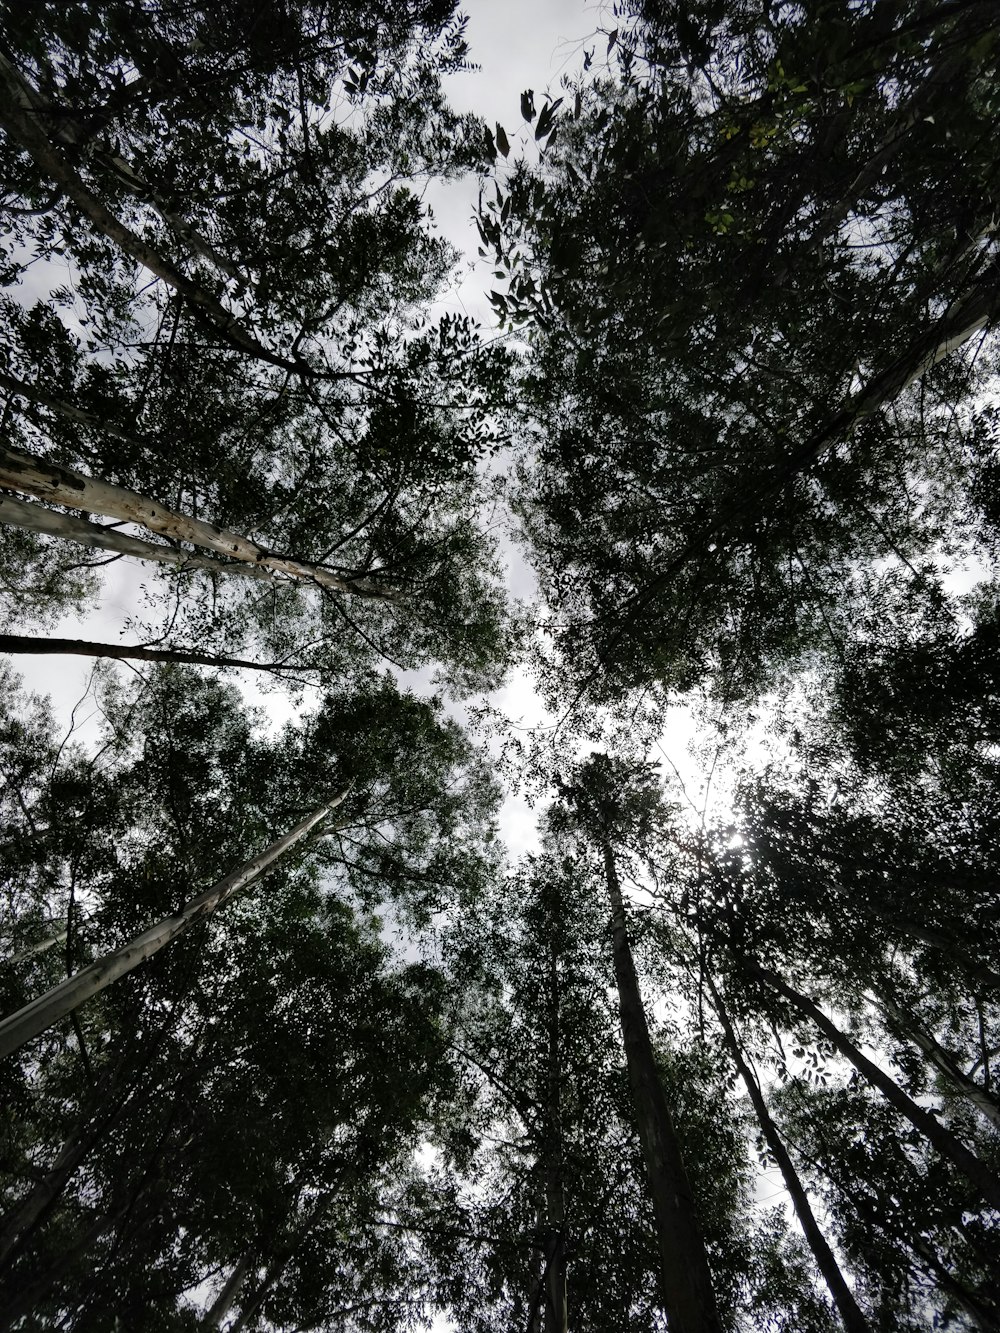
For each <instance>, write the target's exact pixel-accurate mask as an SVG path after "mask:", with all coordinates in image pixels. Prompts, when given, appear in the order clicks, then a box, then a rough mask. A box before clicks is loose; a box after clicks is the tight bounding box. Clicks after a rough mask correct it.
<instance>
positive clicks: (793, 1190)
mask: <svg viewBox="0 0 1000 1333" xmlns="http://www.w3.org/2000/svg"><path fill="white" fill-rule="evenodd" d="M708 986H709V990H710V991H711V993H712V1000H713V1003H714V1005H715V1011H716V1013H717V1014H718V1016H719V1022H720V1023H721V1024H722V1031H723V1033H724V1035H725V1039H726V1045H727V1046H728V1047H729V1052H730V1054H731V1055H732V1057H733V1062H734V1063H735V1065H736V1068H737V1069H738V1070H739V1075H740V1078H741V1079H742V1080H743V1084H744V1087H745V1088H746V1090H747V1093H748V1095H749V1097H750V1101H751V1102H752V1103H753V1109H754V1114H755V1115H756V1117H757V1123H758V1125H760V1129H761V1133H762V1134H763V1135H764V1139H765V1142H766V1143H767V1146H768V1149H769V1150H770V1153H771V1156H772V1157H773V1158H774V1160H775V1161H776V1162H777V1164H778V1169H779V1170H780V1172H781V1178H782V1180H783V1181H784V1182H785V1189H786V1190H787V1191H788V1195H789V1198H790V1199H791V1201H792V1207H793V1208H794V1209H795V1216H796V1217H797V1218H798V1220H799V1226H801V1228H802V1233H803V1235H804V1236H805V1238H806V1240H807V1242H808V1244H809V1248H810V1250H812V1254H813V1258H814V1259H815V1260H816V1267H817V1268H818V1269H819V1271H820V1272H821V1273H822V1274H823V1280H824V1282H825V1283H826V1285H827V1287H828V1288H829V1291H830V1295H831V1297H832V1298H833V1303H834V1305H836V1307H837V1312H838V1314H839V1315H840V1319H841V1323H842V1324H843V1325H844V1328H845V1329H846V1330H847V1333H871V1325H870V1324H869V1322H868V1320H867V1319H866V1318H865V1316H864V1315H863V1314H862V1313H861V1309H860V1307H859V1306H858V1303H857V1301H856V1300H855V1299H854V1293H853V1291H852V1290H851V1288H850V1287H849V1286H848V1284H847V1281H846V1279H845V1278H844V1275H843V1273H842V1272H841V1271H840V1266H839V1264H838V1263H837V1260H836V1257H835V1256H834V1253H833V1251H832V1250H831V1249H830V1246H829V1245H828V1244H827V1241H826V1237H825V1236H824V1235H823V1233H822V1231H821V1230H820V1228H819V1224H818V1223H817V1221H816V1218H815V1216H814V1215H813V1210H812V1206H811V1204H810V1202H809V1195H808V1194H807V1193H806V1190H805V1188H804V1186H803V1184H802V1182H801V1180H800V1179H799V1175H798V1172H797V1171H796V1170H795V1164H794V1163H793V1162H792V1159H791V1157H790V1156H789V1154H788V1150H787V1149H786V1147H785V1145H784V1143H783V1142H782V1140H781V1136H780V1134H779V1133H778V1127H777V1125H775V1123H774V1121H773V1120H772V1119H771V1116H770V1113H769V1112H768V1109H767V1103H766V1102H765V1101H764V1096H763V1093H762V1092H761V1089H760V1084H759V1083H758V1082H757V1080H756V1078H755V1077H754V1075H753V1073H752V1071H751V1070H750V1068H749V1067H748V1066H747V1063H746V1061H745V1060H744V1058H743V1051H742V1048H741V1047H740V1043H739V1040H738V1038H737V1036H736V1033H735V1031H734V1029H733V1025H732V1023H731V1022H730V1019H729V1015H728V1014H727V1012H726V1008H725V1005H724V1004H723V1001H722V997H721V995H720V994H719V992H718V990H717V989H716V986H715V983H714V981H713V980H712V978H711V977H709V978H708Z"/></svg>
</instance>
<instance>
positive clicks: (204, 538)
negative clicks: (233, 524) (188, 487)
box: [0, 446, 396, 601]
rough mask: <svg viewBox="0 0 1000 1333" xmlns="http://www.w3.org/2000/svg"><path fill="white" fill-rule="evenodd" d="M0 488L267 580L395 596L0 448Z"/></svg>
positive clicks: (117, 488)
mask: <svg viewBox="0 0 1000 1333" xmlns="http://www.w3.org/2000/svg"><path fill="white" fill-rule="evenodd" d="M0 486H5V487H7V488H8V489H9V490H13V491H20V492H21V493H22V494H24V495H33V496H35V497H36V498H37V499H39V500H47V501H48V502H49V503H51V504H60V505H65V506H66V507H67V508H68V509H81V510H84V511H85V512H87V513H91V514H104V515H105V516H106V517H108V518H117V519H121V520H123V521H124V522H126V523H138V524H139V525H140V526H141V527H144V528H148V529H149V531H150V532H155V533H158V534H159V535H160V536H161V537H169V538H171V539H172V540H174V541H183V542H190V543H191V544H192V545H193V546H200V547H202V548H204V549H205V550H208V551H214V552H215V554H216V555H222V556H226V557H228V558H229V559H230V560H240V561H243V562H244V563H245V564H247V565H248V566H250V567H252V568H254V569H266V570H268V571H270V574H271V575H273V576H278V577H279V578H282V577H283V578H286V579H291V580H293V581H298V582H303V583H310V584H319V586H320V587H322V588H329V589H331V590H332V591H334V592H341V593H354V594H356V595H357V596H361V597H374V598H377V599H378V600H380V601H394V600H396V594H394V593H392V592H388V591H387V590H386V589H384V588H381V587H379V586H378V585H376V584H373V583H369V582H367V581H365V580H363V579H352V578H350V577H349V576H344V575H340V574H334V573H332V572H331V571H330V570H328V569H325V568H324V567H323V566H322V565H314V564H310V563H309V562H307V561H303V560H295V559H291V558H286V557H284V556H279V555H274V554H273V553H272V552H270V551H268V550H267V549H266V548H265V547H263V546H260V545H259V544H258V543H257V542H255V541H253V540H252V539H251V538H249V537H243V536H241V535H240V534H239V533H235V532H230V531H228V530H227V529H226V528H220V527H217V526H216V524H214V523H206V522H205V521H204V520H203V519H200V518H192V517H191V516H190V515H189V514H183V513H181V512H180V511H179V510H176V509H168V508H167V506H166V505H161V504H160V503H159V501H157V500H151V499H150V498H149V497H148V496H146V495H140V494H139V493H138V492H137V491H130V490H128V489H126V488H125V487H124V486H115V485H113V484H112V483H111V482H107V481H101V480H100V479H99V478H96V477H89V476H87V475H86V474H85V473H83V472H77V471H76V470H75V469H73V468H69V467H62V466H61V465H60V464H58V463H53V462H50V461H49V460H48V459H42V458H37V457H35V456H34V455H32V454H25V453H22V452H21V451H20V450H18V449H10V448H6V447H3V446H0Z"/></svg>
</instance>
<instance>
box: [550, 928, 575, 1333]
mask: <svg viewBox="0 0 1000 1333" xmlns="http://www.w3.org/2000/svg"><path fill="white" fill-rule="evenodd" d="M548 1029H549V1030H548V1045H549V1049H548V1059H547V1066H548V1070H547V1072H548V1079H547V1082H548V1088H547V1095H546V1103H547V1105H546V1119H547V1121H548V1124H547V1126H546V1128H547V1135H546V1137H547V1140H548V1142H547V1143H546V1145H545V1147H546V1162H545V1222H546V1231H547V1236H546V1254H545V1259H546V1263H547V1265H548V1275H547V1278H546V1286H547V1289H548V1290H547V1296H548V1299H547V1300H546V1303H545V1333H567V1328H568V1324H569V1317H568V1310H567V1299H566V1285H567V1271H566V1268H567V1265H566V1197H565V1192H564V1188H563V1143H562V1107H561V1093H562V1062H561V1059H560V1045H559V1043H560V1032H559V950H558V944H557V940H556V931H555V923H554V922H553V928H552V930H551V931H550V935H549V1023H548Z"/></svg>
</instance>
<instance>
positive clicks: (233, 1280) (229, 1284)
mask: <svg viewBox="0 0 1000 1333" xmlns="http://www.w3.org/2000/svg"><path fill="white" fill-rule="evenodd" d="M255 1257H256V1254H255V1251H254V1250H253V1249H249V1250H247V1252H246V1254H244V1255H243V1257H242V1258H241V1259H240V1261H239V1263H238V1264H237V1265H236V1266H235V1268H234V1269H233V1271H232V1272H231V1273H230V1274H229V1277H228V1278H227V1279H226V1284H225V1286H224V1287H223V1288H222V1290H221V1291H220V1292H219V1294H218V1296H216V1298H215V1300H214V1301H213V1302H212V1305H211V1308H210V1309H209V1311H208V1313H207V1314H206V1315H205V1325H206V1327H208V1328H222V1327H223V1325H224V1324H225V1322H226V1318H227V1316H228V1315H229V1312H230V1310H231V1309H232V1308H233V1305H234V1304H235V1302H236V1298H237V1296H239V1294H240V1291H241V1290H242V1289H243V1284H244V1282H246V1280H247V1278H248V1277H249V1275H250V1270H251V1268H252V1267H253V1264H254V1259H255Z"/></svg>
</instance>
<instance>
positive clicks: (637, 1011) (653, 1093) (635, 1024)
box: [602, 838, 722, 1333]
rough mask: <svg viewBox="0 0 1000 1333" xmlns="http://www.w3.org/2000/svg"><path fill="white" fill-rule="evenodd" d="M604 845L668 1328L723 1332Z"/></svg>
mask: <svg viewBox="0 0 1000 1333" xmlns="http://www.w3.org/2000/svg"><path fill="white" fill-rule="evenodd" d="M602 850H603V853H604V869H605V875H606V879H607V887H608V896H609V898H610V900H611V934H612V943H613V950H614V966H615V980H616V982H617V986H618V1002H619V1010H620V1014H621V1026H622V1039H623V1042H624V1046H625V1059H626V1062H627V1064H628V1074H629V1083H630V1084H631V1087H632V1100H633V1106H634V1109H635V1116H636V1123H637V1125H638V1129H639V1138H640V1141H641V1143H642V1153H643V1158H644V1160H645V1163H646V1175H647V1178H648V1180H649V1188H650V1194H651V1195H652V1200H653V1212H654V1214H655V1216H656V1230H657V1239H658V1241H659V1250H660V1279H661V1283H662V1287H663V1304H664V1310H665V1312H666V1315H667V1322H668V1324H669V1327H670V1333H722V1324H721V1322H720V1320H719V1315H718V1311H717V1310H716V1306H715V1294H714V1292H713V1289H712V1276H711V1270H710V1268H709V1263H708V1255H707V1253H706V1250H705V1243H704V1241H703V1240H702V1237H701V1227H700V1226H699V1224H698V1216H697V1213H696V1211H695V1206H694V1196H693V1194H692V1191H691V1184H690V1182H689V1180H688V1177H687V1171H686V1170H685V1168H684V1161H683V1159H682V1157H681V1150H680V1144H679V1143H678V1140H677V1132H676V1130H675V1129H674V1123H673V1119H672V1117H671V1115H670V1110H669V1108H668V1106H667V1099H666V1095H665V1094H664V1091H663V1084H662V1083H661V1082H660V1075H659V1072H658V1070H657V1068H656V1060H655V1058H654V1056H653V1046H652V1042H651V1041H650V1039H649V1028H648V1026H647V1023H646V1011H645V1009H644V1008H643V1004H642V995H641V993H640V991H639V980H638V977H637V976H636V972H635V965H634V963H633V961H632V949H631V946H630V944H629V939H628V930H627V926H626V921H625V904H624V901H623V899H622V893H621V885H620V884H619V881H618V871H617V868H616V866H615V859H614V854H613V852H612V850H611V844H610V842H609V841H608V840H607V838H605V839H604V840H603V845H602Z"/></svg>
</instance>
